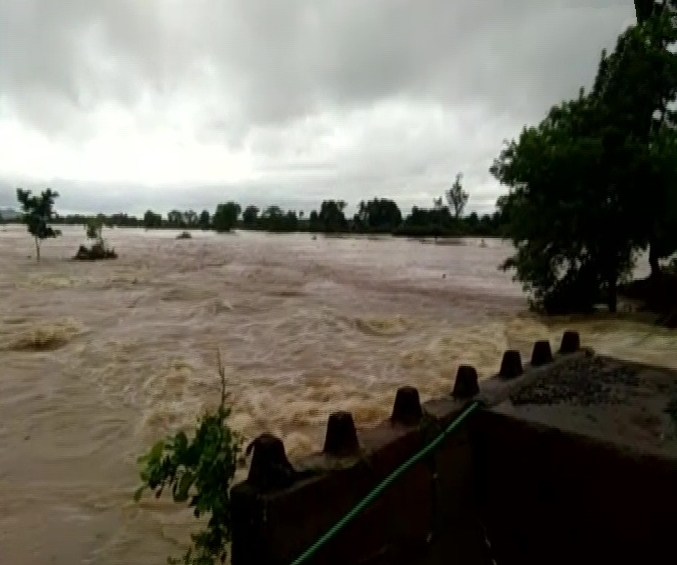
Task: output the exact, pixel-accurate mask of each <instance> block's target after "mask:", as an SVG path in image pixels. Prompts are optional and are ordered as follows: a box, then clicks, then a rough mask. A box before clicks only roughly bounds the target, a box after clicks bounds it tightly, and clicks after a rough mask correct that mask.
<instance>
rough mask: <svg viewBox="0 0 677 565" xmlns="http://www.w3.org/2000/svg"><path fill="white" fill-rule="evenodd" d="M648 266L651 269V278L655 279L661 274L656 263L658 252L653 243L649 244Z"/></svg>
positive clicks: (659, 267)
mask: <svg viewBox="0 0 677 565" xmlns="http://www.w3.org/2000/svg"><path fill="white" fill-rule="evenodd" d="M649 266H650V267H651V277H652V278H655V277H658V276H659V275H660V274H661V266H660V264H659V263H658V252H657V251H656V246H655V245H654V243H653V242H652V243H650V244H649Z"/></svg>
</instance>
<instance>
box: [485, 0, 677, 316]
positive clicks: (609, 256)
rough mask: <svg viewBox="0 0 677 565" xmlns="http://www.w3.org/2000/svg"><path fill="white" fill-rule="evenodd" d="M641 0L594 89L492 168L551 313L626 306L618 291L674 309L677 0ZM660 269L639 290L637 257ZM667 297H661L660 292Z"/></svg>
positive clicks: (521, 251) (542, 305)
mask: <svg viewBox="0 0 677 565" xmlns="http://www.w3.org/2000/svg"><path fill="white" fill-rule="evenodd" d="M641 4H642V9H641V10H640V9H639V8H638V20H639V23H638V25H635V26H631V27H629V28H628V29H627V30H626V31H625V32H623V33H622V34H621V35H620V36H619V38H618V41H617V43H616V47H615V49H614V51H613V52H612V53H606V52H603V53H602V56H601V58H600V61H599V66H598V71H597V76H596V78H595V81H594V84H593V86H592V88H591V89H590V90H589V91H587V92H586V91H585V90H584V89H581V90H580V93H579V96H578V97H577V98H576V99H574V100H569V101H565V102H562V103H560V104H558V105H556V106H553V107H552V108H551V110H550V111H549V112H548V114H547V115H546V117H545V118H544V119H543V121H541V123H540V124H538V125H536V126H531V127H525V128H524V130H523V131H522V133H521V135H520V136H519V137H518V138H517V139H515V140H513V141H511V142H509V143H507V145H506V146H505V147H504V149H503V150H502V152H501V153H500V155H499V156H498V158H497V159H496V160H495V161H494V163H493V165H492V167H491V173H492V174H493V175H494V176H495V177H496V178H497V179H498V180H499V181H500V182H501V183H502V184H504V185H506V186H507V187H508V188H509V193H508V194H507V195H506V196H504V197H502V198H501V199H499V202H498V208H499V213H500V214H501V217H503V218H504V219H505V220H506V221H505V225H504V235H505V236H506V237H507V238H508V239H510V240H511V241H512V243H513V244H514V246H515V249H516V253H515V254H514V255H513V256H512V257H510V258H509V259H508V260H507V261H506V262H505V263H504V264H503V266H502V267H503V268H504V269H509V270H513V271H514V272H515V278H516V279H517V280H519V281H520V282H521V283H522V284H523V287H524V289H525V290H526V291H527V292H528V293H529V295H530V297H531V302H532V306H533V307H534V308H535V309H537V310H540V311H543V312H546V313H549V314H563V313H572V312H589V311H592V309H593V308H594V307H595V305H596V304H598V303H605V304H606V305H607V306H608V309H609V311H611V312H615V311H616V309H617V305H618V296H619V292H621V293H622V292H624V291H625V292H626V293H627V292H629V291H633V292H634V294H635V295H636V296H637V297H638V298H640V299H642V300H643V301H644V302H645V303H646V304H647V306H650V307H651V308H654V309H657V310H659V311H661V312H662V313H664V314H666V312H665V310H666V309H670V308H672V309H674V308H675V306H676V304H675V302H676V301H675V298H676V297H677V283H676V281H675V277H674V275H672V274H670V273H667V272H665V270H664V269H663V267H662V265H661V261H662V260H664V259H667V258H668V257H669V256H670V255H672V254H673V253H675V252H676V251H677V111H675V100H676V98H677V53H675V49H674V46H675V43H676V42H677V15H676V14H677V12H676V10H677V2H675V1H674V0H673V1H672V2H669V3H666V2H662V3H661V4H653V3H651V2H650V3H648V4H650V6H648V7H647V6H645V5H644V4H645V3H641ZM647 250H648V255H649V262H650V267H651V275H650V277H649V278H648V279H647V280H646V281H645V282H644V283H643V284H634V285H628V284H625V283H627V282H628V279H629V277H630V274H631V270H632V267H633V265H634V262H635V260H636V257H637V254H638V252H641V251H647ZM659 296H660V297H662V298H661V299H659V300H657V297H659Z"/></svg>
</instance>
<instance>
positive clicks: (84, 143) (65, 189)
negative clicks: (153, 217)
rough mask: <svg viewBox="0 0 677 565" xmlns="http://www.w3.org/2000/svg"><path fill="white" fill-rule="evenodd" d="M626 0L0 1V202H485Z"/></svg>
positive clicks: (604, 39) (622, 22) (94, 205)
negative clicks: (460, 191) (507, 151)
mask: <svg viewBox="0 0 677 565" xmlns="http://www.w3.org/2000/svg"><path fill="white" fill-rule="evenodd" d="M633 22H634V8H633V3H632V0H566V1H565V0H562V1H560V0H513V1H512V2H508V1H507V0H473V1H472V2H455V1H452V0H284V1H281V0H280V1H278V0H58V1H57V0H1V1H0V205H14V201H15V197H14V189H15V187H16V186H24V187H27V188H41V187H44V186H51V187H52V188H56V189H58V190H59V191H60V192H61V198H60V200H59V202H58V209H59V210H61V211H64V210H70V211H84V212H89V211H104V212H113V211H118V210H124V211H128V212H132V213H139V212H141V213H142V212H143V211H144V210H145V209H146V208H148V207H153V208H154V209H156V210H159V211H163V212H166V211H167V210H169V209H171V208H174V207H177V208H180V209H187V208H195V209H202V208H205V207H206V208H210V209H212V208H213V207H214V206H215V204H216V203H218V202H219V201H225V200H228V199H235V200H238V201H240V202H242V203H243V204H247V203H250V202H251V203H256V204H260V205H265V204H273V203H276V204H281V205H282V206H283V207H285V208H287V207H292V208H304V209H306V210H308V209H311V208H313V207H316V206H318V204H319V203H320V202H321V201H322V200H323V199H327V198H342V199H344V200H346V201H347V202H348V203H349V204H351V205H353V206H354V205H355V204H357V203H358V202H359V200H361V199H367V198H371V197H373V196H383V197H391V198H394V199H395V200H397V202H398V203H399V204H400V205H401V206H402V207H403V208H405V209H406V210H408V209H409V208H410V207H411V206H412V205H414V204H417V205H424V206H428V205H430V203H431V201H432V198H433V197H434V196H437V195H439V194H440V193H441V192H442V191H443V190H444V189H445V188H447V187H448V186H449V185H450V184H451V182H452V181H453V178H454V175H455V174H456V172H458V171H462V172H463V173H464V181H465V182H464V184H465V187H466V189H467V190H468V192H469V193H470V202H469V209H470V210H477V211H479V212H486V211H491V210H492V209H493V206H494V202H495V200H496V197H497V195H499V194H500V193H501V192H502V189H501V187H500V186H497V184H496V183H495V181H493V179H492V178H491V177H490V176H489V174H488V172H487V169H488V167H489V165H490V164H491V161H492V159H493V158H494V157H495V156H496V155H497V154H498V152H499V151H500V149H501V144H502V141H503V139H505V138H512V137H514V136H515V135H517V134H519V131H520V129H521V128H522V126H523V125H524V124H525V123H532V122H536V121H538V120H539V119H540V118H541V117H542V116H543V114H544V112H545V111H546V109H547V108H548V107H549V106H551V105H552V104H553V103H555V102H558V101H559V100H561V99H562V98H565V97H573V96H575V95H576V93H577V91H578V89H579V87H580V86H581V85H588V84H590V83H591V82H592V79H593V77H594V74H595V70H596V66H597V61H598V58H599V53H600V51H601V49H602V48H603V47H612V46H613V44H614V42H615V39H616V36H617V35H618V34H619V33H620V32H621V31H622V30H623V29H624V28H625V27H627V25H628V24H630V23H633Z"/></svg>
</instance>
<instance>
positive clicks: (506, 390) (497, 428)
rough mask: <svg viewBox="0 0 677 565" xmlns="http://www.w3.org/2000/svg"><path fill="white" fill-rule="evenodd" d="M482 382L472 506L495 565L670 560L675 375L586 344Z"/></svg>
mask: <svg viewBox="0 0 677 565" xmlns="http://www.w3.org/2000/svg"><path fill="white" fill-rule="evenodd" d="M484 388H485V394H486V395H487V396H488V397H490V398H492V399H493V401H494V403H495V405H494V406H493V407H492V409H491V410H487V411H485V412H483V413H482V414H481V415H479V417H478V418H477V419H476V421H474V422H473V426H475V428H476V429H477V430H478V432H477V433H476V435H475V438H476V442H475V444H474V447H475V455H476V464H477V471H478V473H480V475H481V477H479V478H478V480H479V481H480V483H481V484H482V485H483V487H482V488H481V489H479V490H478V505H479V507H480V510H479V513H480V515H481V516H482V517H483V520H484V523H485V525H486V528H487V534H488V537H489V539H490V540H491V543H492V548H493V554H494V557H495V559H496V561H497V563H499V564H500V565H504V564H509V565H511V564H515V565H517V564H518V563H519V564H521V565H525V564H534V565H536V564H539V563H548V564H553V565H554V564H560V563H561V564H565V563H567V564H568V563H591V564H592V563H595V564H597V563H659V562H661V561H662V560H663V559H665V556H666V555H670V554H673V555H674V548H673V546H672V544H673V542H672V541H671V540H672V539H673V536H674V531H675V528H676V527H677V441H676V439H675V431H676V428H677V425H676V422H675V420H674V417H673V416H672V415H671V414H670V412H671V410H670V409H671V408H673V406H674V399H675V398H677V374H675V372H673V371H668V370H665V369H660V368H656V367H649V366H646V365H640V364H635V363H628V362H623V361H619V360H617V359H611V358H608V357H602V356H596V355H594V354H593V353H592V352H590V351H583V352H581V353H579V354H576V355H572V356H569V357H564V358H561V359H559V360H556V361H555V362H554V363H552V364H551V365H550V366H548V367H547V368H545V369H540V370H533V371H530V372H528V373H527V374H525V375H524V376H522V377H519V378H517V379H515V380H513V381H511V382H505V381H501V380H500V379H493V380H492V382H489V383H486V385H485V387H484ZM673 410H674V408H673Z"/></svg>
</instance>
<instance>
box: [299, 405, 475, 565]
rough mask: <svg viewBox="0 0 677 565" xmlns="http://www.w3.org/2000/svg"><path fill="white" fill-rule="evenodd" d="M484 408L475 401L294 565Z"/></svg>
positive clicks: (309, 554) (336, 532)
mask: <svg viewBox="0 0 677 565" xmlns="http://www.w3.org/2000/svg"><path fill="white" fill-rule="evenodd" d="M481 406H482V402H481V401H479V400H474V401H473V402H472V403H471V404H469V405H468V406H467V407H466V408H465V409H464V410H463V412H461V413H460V414H459V415H458V416H457V417H456V419H454V420H453V421H452V422H451V423H450V424H449V425H448V426H447V428H446V429H445V430H443V431H442V433H440V434H439V435H438V436H437V437H436V438H435V439H434V440H432V441H431V442H430V443H429V444H428V445H426V446H425V447H424V448H423V449H421V450H420V451H419V452H418V453H415V454H414V455H412V456H411V457H410V458H409V459H407V460H406V461H405V462H404V463H402V465H400V466H399V467H397V468H396V469H395V470H394V471H393V472H392V473H390V475H388V476H387V477H386V478H385V479H383V480H382V481H381V482H380V483H379V484H378V485H376V486H375V487H374V489H373V490H372V491H371V492H369V493H368V494H367V496H365V497H364V498H363V499H362V500H361V501H360V502H358V503H357V504H356V505H355V506H353V508H352V509H351V510H350V511H349V512H348V513H347V514H346V515H345V516H343V518H341V519H340V520H339V521H338V522H336V524H334V525H333V526H332V527H331V528H330V529H329V530H328V531H327V532H326V533H325V534H324V535H322V536H321V537H320V538H319V539H318V540H317V541H316V542H315V543H313V545H311V546H310V547H309V548H308V549H306V550H305V551H304V552H303V553H302V554H301V555H300V556H299V557H297V558H296V560H295V561H294V562H293V563H292V565H301V563H304V562H306V561H308V559H310V558H311V557H312V556H313V555H314V554H315V553H316V552H317V550H318V549H320V548H321V547H322V546H323V545H324V544H325V543H327V542H328V541H329V540H330V539H332V538H333V537H334V536H335V535H336V534H338V533H339V532H340V531H341V530H342V529H343V528H345V527H346V526H347V525H348V524H349V523H350V522H351V521H352V520H353V519H354V518H356V517H357V515H358V514H360V512H362V511H363V510H364V509H365V508H366V507H367V506H369V504H371V503H372V502H373V501H374V500H375V499H376V498H377V497H378V496H380V495H381V493H383V491H384V490H385V489H386V488H388V487H389V486H390V485H391V484H392V483H393V482H395V480H396V479H398V478H399V477H400V476H401V475H402V474H403V473H405V472H406V471H407V470H409V468H411V467H412V466H413V465H415V464H416V463H418V462H419V461H420V460H421V459H423V458H424V457H425V456H426V455H428V454H429V453H430V452H431V451H433V450H434V449H436V448H437V446H438V445H439V444H440V443H442V442H443V441H444V440H445V439H446V437H447V436H448V435H449V434H450V433H451V432H453V431H454V430H455V429H456V428H457V427H458V426H459V425H460V424H461V422H463V420H465V419H466V418H467V417H468V416H469V415H470V414H471V413H472V412H474V411H475V410H477V409H478V408H480V407H481Z"/></svg>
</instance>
